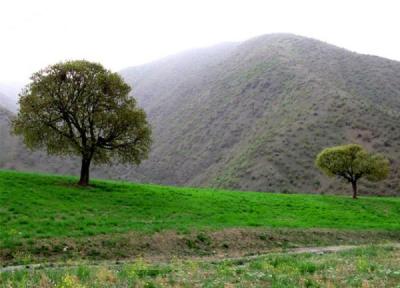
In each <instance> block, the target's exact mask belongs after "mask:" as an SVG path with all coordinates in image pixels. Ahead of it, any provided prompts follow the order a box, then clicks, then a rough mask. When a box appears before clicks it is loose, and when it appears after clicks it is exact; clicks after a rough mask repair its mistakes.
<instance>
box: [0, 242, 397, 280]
mask: <svg viewBox="0 0 400 288" xmlns="http://www.w3.org/2000/svg"><path fill="white" fill-rule="evenodd" d="M376 246H379V247H394V248H397V249H400V243H386V244H380V245H376ZM365 247H368V245H340V246H326V247H301V248H293V249H288V250H287V251H276V250H275V251H266V252H264V253H261V254H257V255H251V256H239V257H225V258H222V257H221V256H212V257H210V256H205V257H191V258H190V259H191V260H196V261H203V262H212V263H217V262H221V261H239V260H240V261H249V260H253V259H258V258H262V257H265V256H267V255H271V254H291V255H293V254H305V253H312V254H325V253H337V252H342V251H348V250H352V249H356V248H365ZM187 259H189V258H187V257H185V258H183V260H187ZM145 260H146V261H147V262H150V263H160V259H157V258H152V257H151V258H146V259H145ZM133 261H135V259H129V260H122V261H121V260H102V261H90V262H70V263H66V262H59V263H37V264H27V265H15V266H7V267H3V268H0V273H2V272H14V271H19V270H37V269H63V268H77V267H79V266H81V265H84V266H87V267H96V266H108V267H110V266H117V265H121V264H127V263H130V262H133ZM161 263H162V262H161Z"/></svg>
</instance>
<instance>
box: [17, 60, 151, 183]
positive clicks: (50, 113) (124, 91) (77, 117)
mask: <svg viewBox="0 0 400 288" xmlns="http://www.w3.org/2000/svg"><path fill="white" fill-rule="evenodd" d="M130 91H131V88H130V86H129V85H128V84H126V83H125V82H124V80H123V79H122V78H121V76H119V75H118V74H117V73H113V72H111V71H109V70H106V69H105V68H104V67H103V66H102V65H100V64H97V63H91V62H88V61H84V60H80V61H68V62H63V63H58V64H55V65H52V66H49V67H47V68H45V69H43V70H41V71H39V72H37V73H35V74H33V76H32V77H31V83H30V84H29V85H27V86H26V88H25V89H24V90H23V92H22V93H21V95H20V101H19V103H20V110H19V112H18V115H17V117H16V119H15V120H14V121H13V123H12V125H13V131H14V133H15V134H18V135H23V137H24V142H25V144H26V145H27V146H28V147H29V148H31V149H43V148H44V149H46V150H47V152H48V153H49V154H52V155H76V156H79V157H81V160H82V164H81V178H80V181H79V183H80V184H81V185H87V184H88V183H89V168H90V164H91V162H92V160H93V161H94V162H95V163H97V164H105V163H114V162H117V161H118V162H122V163H133V164H139V163H140V162H141V161H142V160H143V159H145V158H146V157H147V155H148V152H149V150H150V146H151V129H150V126H149V124H148V122H147V119H146V113H145V112H144V111H143V110H142V109H140V108H138V107H137V105H136V100H135V99H134V98H133V97H130V96H129V93H130Z"/></svg>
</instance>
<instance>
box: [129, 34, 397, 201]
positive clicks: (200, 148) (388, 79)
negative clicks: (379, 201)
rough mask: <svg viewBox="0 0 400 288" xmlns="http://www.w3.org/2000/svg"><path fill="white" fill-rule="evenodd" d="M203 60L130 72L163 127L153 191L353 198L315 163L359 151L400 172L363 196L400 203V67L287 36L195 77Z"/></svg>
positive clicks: (365, 186) (213, 62) (256, 43)
mask: <svg viewBox="0 0 400 288" xmlns="http://www.w3.org/2000/svg"><path fill="white" fill-rule="evenodd" d="M210 51H212V50H210ZM210 51H208V52H209V53H210ZM197 53H198V52H193V53H192V57H188V56H187V55H186V56H182V57H178V56H177V57H172V58H168V59H165V60H164V61H163V62H158V63H157V62H156V63H153V64H152V65H151V66H143V67H139V68H134V69H132V70H130V69H127V70H124V71H122V74H123V75H124V76H125V77H126V78H127V79H128V80H129V81H132V82H131V83H132V84H133V87H134V93H135V96H136V97H137V98H138V99H139V103H142V104H143V106H144V108H145V109H146V110H147V111H148V113H149V118H150V121H151V123H152V124H153V127H154V135H155V144H154V149H153V153H152V154H151V155H150V159H149V161H147V162H146V163H144V165H143V167H142V168H140V169H139V174H140V175H144V177H145V179H146V181H151V182H161V183H171V184H185V185H196V186H197V185H200V186H213V187H230V188H238V189H243V190H259V191H263V190H272V191H307V192H317V193H323V192H332V193H344V192H345V191H347V187H346V185H345V183H343V182H340V181H338V180H326V179H325V178H324V177H323V176H322V174H321V173H320V172H319V171H318V170H317V168H316V167H314V158H315V156H316V155H317V153H318V152H319V151H321V150H322V149H323V148H325V147H329V146H332V145H340V144H346V143H349V142H350V143H351V142H353V143H359V144H363V145H364V146H366V147H367V149H368V150H374V151H376V152H380V153H382V154H384V155H386V156H388V157H389V158H390V160H391V165H392V167H393V169H392V170H393V171H392V173H391V175H390V177H389V180H387V181H384V182H382V183H381V184H370V183H361V189H360V192H361V193H375V194H381V193H385V194H397V193H398V191H399V175H398V168H397V166H398V163H399V162H398V159H399V157H400V152H399V149H397V146H396V145H395V144H394V143H396V141H398V140H399V139H400V131H399V129H398V128H397V126H398V125H397V123H398V120H399V112H400V98H399V97H398V95H399V93H400V80H399V79H400V63H398V62H395V61H390V60H386V59H382V58H378V57H374V56H366V55H360V54H356V53H352V52H349V51H346V50H344V49H340V48H337V47H335V46H332V45H328V44H325V43H323V42H320V41H316V40H312V39H308V38H304V37H299V36H294V35H282V34H276V35H266V36H262V37H258V38H255V39H251V40H249V41H246V42H244V43H240V44H238V45H231V46H229V48H227V49H226V53H223V55H220V54H218V55H219V57H209V58H208V59H209V61H208V62H207V61H205V60H203V61H202V62H204V63H206V64H205V65H200V64H199V63H196V64H197V65H196V69H195V70H193V69H192V70H190V69H189V68H187V67H192V66H194V65H193V63H194V62H192V61H191V58H194V59H195V56H196V55H197ZM218 53H220V51H218ZM193 61H194V60H193ZM163 72H165V74H163ZM155 73H156V75H157V78H156V79H154V78H152V77H151V75H153V74H155ZM135 79H137V80H135ZM186 79H190V81H186ZM166 99H167V100H166ZM169 167H173V168H174V169H169Z"/></svg>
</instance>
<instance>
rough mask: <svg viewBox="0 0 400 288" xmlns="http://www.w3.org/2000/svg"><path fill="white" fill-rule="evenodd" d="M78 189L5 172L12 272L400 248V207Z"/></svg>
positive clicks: (0, 176) (2, 189) (396, 203)
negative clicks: (353, 246)
mask: <svg viewBox="0 0 400 288" xmlns="http://www.w3.org/2000/svg"><path fill="white" fill-rule="evenodd" d="M75 182H76V179H75V178H72V177H59V176H48V175H38V174H29V173H17V172H11V171H0V226H1V229H0V260H1V261H2V264H3V266H5V265H8V264H17V263H25V262H27V263H29V262H35V261H42V260H43V259H49V260H60V259H69V258H76V257H82V258H93V259H108V258H111V259H116V258H129V257H134V256H137V255H143V254H146V253H156V255H155V256H159V255H160V254H168V253H169V254H170V255H169V256H174V255H178V256H181V255H182V254H184V255H189V256H191V255H200V256H201V255H204V254H215V253H224V251H226V252H232V253H233V252H238V253H239V252H240V253H241V254H245V253H255V252H258V251H263V250H266V249H271V248H276V247H281V248H285V247H293V246H299V245H304V246H310V245H311V246H315V245H329V244H337V243H346V242H350V243H353V242H354V243H366V242H367V243H368V242H371V243H372V242H381V241H386V240H388V241H396V240H398V239H400V221H399V219H400V199H398V198H379V197H362V198H361V199H359V200H357V201H354V200H352V199H351V198H350V197H339V196H319V195H287V194H272V193H255V192H233V191H222V190H212V189H195V188H178V187H166V186H157V185H144V184H143V185H139V184H132V183H123V182H112V181H93V186H92V187H90V188H80V187H77V186H76V185H75ZM246 247H247V248H248V249H247V251H246ZM228 250H234V251H228ZM154 251H156V252H154ZM157 253H158V254H157ZM153 256H154V255H153Z"/></svg>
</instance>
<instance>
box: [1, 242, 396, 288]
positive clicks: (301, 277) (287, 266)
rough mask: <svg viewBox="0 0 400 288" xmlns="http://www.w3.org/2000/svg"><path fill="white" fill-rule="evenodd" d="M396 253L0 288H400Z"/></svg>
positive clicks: (165, 268)
mask: <svg viewBox="0 0 400 288" xmlns="http://www.w3.org/2000/svg"><path fill="white" fill-rule="evenodd" d="M399 259H400V250H399V249H398V248H395V247H390V246H385V247H380V246H370V247H365V248H357V249H354V250H350V251H345V252H340V253H332V254H323V255H320V254H310V253H304V254H298V255H288V254H283V253H277V254H270V255H267V256H262V257H258V258H255V259H246V258H243V259H238V260H224V261H214V262H213V261H211V262H210V261H199V260H197V261H196V260H195V261H190V260H183V261H182V260H178V259H175V260H174V261H171V262H168V263H150V262H147V261H145V260H144V259H137V260H135V261H133V262H131V263H126V264H119V265H107V264H103V265H100V266H90V265H86V264H85V263H81V264H80V265H78V266H74V267H68V266H67V267H64V268H60V267H58V268H54V267H53V268H43V269H38V270H21V271H14V272H3V273H0V287H40V288H46V287H63V288H77V287H81V288H84V287H99V288H100V287H282V288H283V287H400V260H399Z"/></svg>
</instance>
